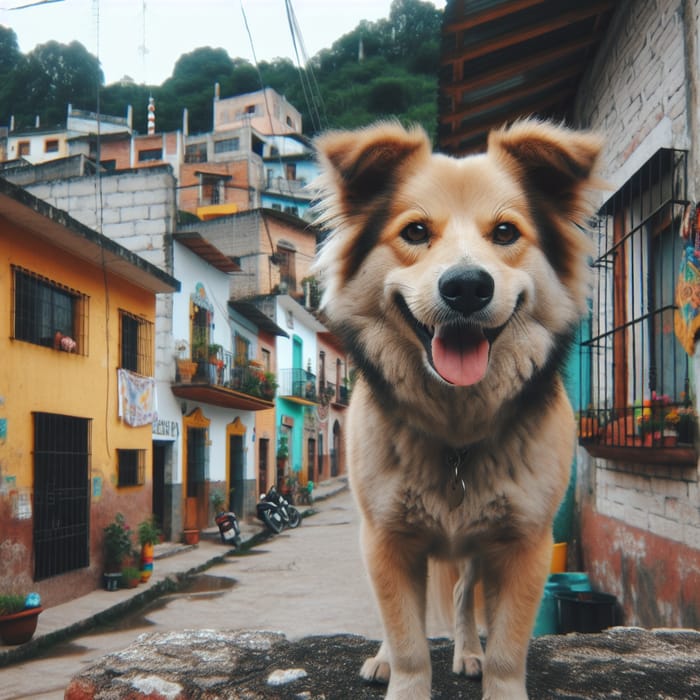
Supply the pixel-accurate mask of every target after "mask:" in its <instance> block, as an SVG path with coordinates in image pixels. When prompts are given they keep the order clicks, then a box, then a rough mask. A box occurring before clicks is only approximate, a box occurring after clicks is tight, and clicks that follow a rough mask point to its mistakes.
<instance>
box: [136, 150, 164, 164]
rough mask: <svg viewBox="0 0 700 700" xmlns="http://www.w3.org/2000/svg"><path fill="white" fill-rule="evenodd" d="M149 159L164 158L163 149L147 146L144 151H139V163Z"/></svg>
mask: <svg viewBox="0 0 700 700" xmlns="http://www.w3.org/2000/svg"><path fill="white" fill-rule="evenodd" d="M149 160H163V149H162V148H146V149H144V150H143V151H139V163H143V162H144V161H149Z"/></svg>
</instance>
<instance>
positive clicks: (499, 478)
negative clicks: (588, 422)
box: [349, 385, 573, 557]
mask: <svg viewBox="0 0 700 700" xmlns="http://www.w3.org/2000/svg"><path fill="white" fill-rule="evenodd" d="M358 389H359V392H358V395H357V396H356V397H353V399H360V400H358V401H355V402H354V404H353V405H351V443H350V453H349V465H350V470H351V478H352V485H353V489H354V490H355V491H356V492H357V493H358V496H359V498H360V502H361V503H362V505H363V510H365V512H367V513H369V514H370V518H372V517H374V518H377V520H378V521H380V522H382V523H383V524H386V525H389V526H390V527H391V528H392V529H395V530H397V531H405V533H406V534H409V535H411V536H412V537H416V536H418V537H421V538H423V540H424V544H425V546H426V548H427V549H428V551H429V552H430V553H431V554H432V555H434V556H445V557H453V556H461V555H467V554H471V553H473V552H474V551H476V550H478V549H479V548H481V547H483V546H488V545H489V544H491V543H493V542H494V541H505V540H510V539H512V538H516V537H518V536H519V535H521V534H522V532H525V531H528V529H529V528H532V527H533V526H534V527H540V526H541V524H542V523H546V522H547V520H548V519H549V518H551V517H553V515H554V512H555V510H556V507H557V505H558V503H559V501H560V499H561V497H562V495H563V491H564V489H565V488H566V484H567V481H568V468H564V467H562V466H561V465H562V464H564V465H567V466H568V462H567V459H570V457H567V455H570V453H571V450H572V447H573V424H569V423H570V421H569V422H567V420H566V414H567V408H568V403H567V402H566V399H565V397H564V396H563V394H562V395H561V397H560V398H555V400H554V401H553V403H552V405H551V406H543V407H540V409H539V410H537V411H534V410H533V412H532V414H531V416H530V418H528V417H527V416H526V417H524V418H522V419H521V420H519V421H515V422H513V423H511V424H508V421H503V420H499V419H498V418H497V417H496V416H495V415H493V416H488V415H484V413H483V410H482V411H481V413H480V415H479V417H478V418H477V416H476V412H475V413H474V415H471V412H470V411H469V410H468V409H465V410H464V414H466V415H464V414H461V420H460V418H459V417H458V416H459V415H460V408H459V404H457V403H455V402H452V403H451V405H450V411H449V413H450V421H452V422H453V424H454V426H455V429H457V430H461V435H462V436H463V439H464V441H465V442H467V443H468V444H467V445H466V446H464V447H462V448H455V447H453V446H451V445H447V444H445V441H444V440H443V439H442V438H441V437H440V436H439V435H437V432H438V431H433V432H432V433H431V432H430V431H429V430H427V429H425V427H423V428H418V427H417V426H416V425H415V424H412V423H411V417H410V416H409V414H408V413H406V412H402V411H401V410H400V408H398V407H395V408H394V409H393V410H391V411H387V407H386V406H379V405H378V404H377V403H376V401H375V399H374V398H372V396H371V392H369V391H367V388H366V387H363V386H362V385H361V386H359V387H358ZM555 396H557V397H558V396H559V394H556V395H555ZM482 409H483V407H482ZM455 411H456V412H457V414H458V416H457V417H456V416H455ZM569 412H570V409H569ZM562 416H563V418H564V420H563V421H562ZM434 418H435V420H436V422H439V421H440V420H442V418H443V416H435V417H434ZM489 418H490V420H489ZM469 425H475V426H477V431H476V432H472V431H470V430H469V429H468V426H469ZM489 426H490V428H489ZM568 429H570V430H568ZM567 430H568V433H569V434H568V435H567ZM472 439H473V442H472V441H471V440H472ZM455 442H457V440H456V439H455ZM369 446H371V450H372V453H373V455H374V459H373V460H371V461H368V460H367V459H363V457H362V452H363V451H364V450H366V449H369ZM562 456H563V459H562ZM462 483H463V484H464V487H463V489H462ZM535 493H536V494H537V498H533V497H532V494H535Z"/></svg>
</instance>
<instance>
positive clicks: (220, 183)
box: [200, 175, 225, 205]
mask: <svg viewBox="0 0 700 700" xmlns="http://www.w3.org/2000/svg"><path fill="white" fill-rule="evenodd" d="M224 182H225V181H224V179H223V178H220V177H212V176H210V175H203V176H202V196H201V202H200V203H201V204H203V205H208V204H221V203H222V202H223V201H224V196H223V193H224Z"/></svg>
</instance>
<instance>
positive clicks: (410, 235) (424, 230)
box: [401, 222, 430, 245]
mask: <svg viewBox="0 0 700 700" xmlns="http://www.w3.org/2000/svg"><path fill="white" fill-rule="evenodd" d="M401 238H403V239H404V241H406V243H411V244H412V245H418V244H419V243H426V242H427V241H428V240H429V239H430V231H429V230H428V227H427V226H426V225H425V224H419V223H415V222H414V223H412V224H409V225H408V226H406V227H404V229H403V230H402V231H401Z"/></svg>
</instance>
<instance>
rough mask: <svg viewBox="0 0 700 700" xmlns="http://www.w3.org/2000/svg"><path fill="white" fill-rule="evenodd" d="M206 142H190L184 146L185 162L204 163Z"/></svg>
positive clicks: (205, 159)
mask: <svg viewBox="0 0 700 700" xmlns="http://www.w3.org/2000/svg"><path fill="white" fill-rule="evenodd" d="M206 162H207V144H206V143H190V144H188V145H187V146H185V163H206Z"/></svg>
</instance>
